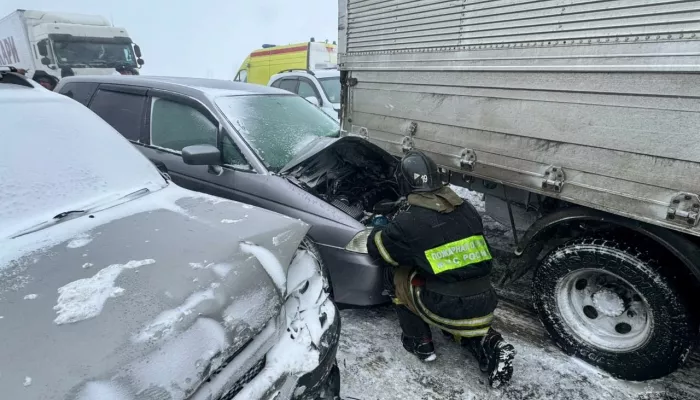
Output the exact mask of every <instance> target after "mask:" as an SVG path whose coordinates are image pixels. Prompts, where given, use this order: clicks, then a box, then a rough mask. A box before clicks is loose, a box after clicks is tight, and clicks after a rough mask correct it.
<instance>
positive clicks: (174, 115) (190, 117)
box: [151, 98, 217, 151]
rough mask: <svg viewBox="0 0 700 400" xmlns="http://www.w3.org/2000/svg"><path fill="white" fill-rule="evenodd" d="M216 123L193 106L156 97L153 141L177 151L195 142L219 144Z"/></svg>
mask: <svg viewBox="0 0 700 400" xmlns="http://www.w3.org/2000/svg"><path fill="white" fill-rule="evenodd" d="M216 131H217V128H216V125H214V124H213V123H212V122H211V121H210V120H209V119H207V117H205V116H204V114H202V113H201V112H199V111H197V110H195V109H194V108H192V107H190V106H186V105H184V104H180V103H175V102H173V101H169V100H164V99H158V98H154V99H153V109H152V112H151V144H153V145H156V146H160V147H165V148H167V149H172V150H176V151H182V148H183V147H187V146H191V145H194V144H210V145H212V146H216Z"/></svg>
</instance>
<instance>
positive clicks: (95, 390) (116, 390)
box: [78, 381, 133, 400]
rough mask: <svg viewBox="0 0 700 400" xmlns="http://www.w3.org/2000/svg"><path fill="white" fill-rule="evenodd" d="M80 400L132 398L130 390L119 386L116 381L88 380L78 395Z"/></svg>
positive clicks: (124, 399)
mask: <svg viewBox="0 0 700 400" xmlns="http://www.w3.org/2000/svg"><path fill="white" fill-rule="evenodd" d="M78 399H80V400H95V399H109V400H132V399H133V398H132V397H131V396H129V394H128V391H127V390H125V389H124V388H121V387H119V386H118V385H116V384H115V383H114V382H106V381H102V382H88V383H87V384H86V385H85V388H84V389H83V390H82V391H81V392H80V396H79V397H78Z"/></svg>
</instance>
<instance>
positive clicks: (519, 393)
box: [338, 189, 700, 400]
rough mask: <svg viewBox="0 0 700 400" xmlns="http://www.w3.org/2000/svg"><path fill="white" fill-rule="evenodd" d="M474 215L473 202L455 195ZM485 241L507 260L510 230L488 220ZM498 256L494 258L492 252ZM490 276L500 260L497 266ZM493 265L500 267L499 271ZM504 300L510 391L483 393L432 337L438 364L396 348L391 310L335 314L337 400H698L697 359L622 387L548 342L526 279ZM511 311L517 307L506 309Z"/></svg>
mask: <svg viewBox="0 0 700 400" xmlns="http://www.w3.org/2000/svg"><path fill="white" fill-rule="evenodd" d="M458 193H459V195H460V196H462V197H464V198H466V199H468V200H469V201H470V202H471V203H472V204H473V205H474V206H475V207H476V208H477V210H479V211H480V212H481V213H483V212H484V204H483V202H482V201H481V198H480V196H479V195H477V194H476V193H475V192H469V191H467V190H464V189H462V190H459V189H458ZM484 228H485V231H486V232H485V234H486V236H487V238H488V239H489V242H490V244H491V245H492V246H493V247H494V250H496V252H495V254H500V255H502V256H503V255H507V254H508V253H509V250H510V248H509V247H510V245H511V244H512V239H511V238H512V236H511V232H510V229H508V228H506V227H504V226H503V225H501V224H499V223H498V222H496V221H494V220H493V219H491V218H489V217H488V216H485V217H484ZM499 250H500V251H499ZM497 261H501V262H497V265H496V266H495V270H494V274H498V273H499V272H501V271H502V266H501V265H503V264H506V263H507V260H503V259H500V260H497ZM499 264H500V265H499ZM499 270H500V271H499ZM512 289H513V290H511V291H509V292H507V293H501V294H502V295H505V296H506V297H507V298H509V299H510V300H511V301H513V302H514V303H505V302H501V304H500V306H499V309H498V310H497V311H496V328H497V329H499V330H500V331H501V332H502V333H503V336H504V337H505V338H506V339H507V340H508V341H510V342H511V343H513V345H514V346H515V347H516V350H517V351H518V355H517V356H516V359H515V363H514V366H515V373H514V376H513V381H512V382H511V384H510V385H509V386H507V387H505V388H503V389H498V390H493V389H490V388H489V386H488V384H487V380H486V379H485V376H484V375H483V374H482V373H481V372H480V371H479V369H478V367H477V365H476V362H475V361H474V359H473V358H472V357H471V356H470V355H469V354H468V353H467V351H466V350H463V349H461V348H460V347H459V346H458V345H457V344H456V343H453V342H449V341H447V340H446V339H445V338H444V337H443V336H442V334H441V333H439V332H434V339H435V343H436V352H437V355H438V359H437V361H435V362H433V363H428V364H424V363H421V362H420V361H418V359H416V358H415V357H414V356H412V355H410V354H409V353H407V352H406V351H405V350H404V349H403V347H402V346H401V341H400V339H399V337H400V329H399V324H398V321H397V319H396V315H395V313H394V311H393V309H391V308H390V307H380V308H373V309H349V310H343V311H341V318H342V333H341V337H340V348H339V350H338V364H339V365H340V370H341V395H342V398H343V399H344V400H353V399H360V400H393V399H396V400H398V399H401V400H413V399H416V400H423V399H431V400H438V399H445V400H476V399H479V400H487V399H488V400H490V399H502V400H538V399H546V400H608V399H615V400H618V399H619V400H695V399H700V361H698V359H700V355H699V354H698V352H697V351H696V353H695V354H694V355H693V356H692V357H691V361H690V362H689V363H688V365H687V366H686V367H685V368H683V369H682V370H679V371H677V372H676V373H674V374H672V375H670V376H668V377H666V378H664V379H659V380H655V381H650V382H643V383H639V382H624V381H620V380H617V379H615V378H612V377H610V376H609V375H607V374H606V373H604V372H602V371H600V370H598V369H596V368H594V367H591V366H589V365H588V364H586V363H584V362H583V361H580V360H578V359H576V358H572V357H569V356H567V355H565V354H564V353H562V352H561V351H560V350H559V348H558V347H556V345H554V343H553V342H552V341H551V340H550V339H549V338H548V337H547V334H546V332H545V331H544V328H542V326H541V324H540V322H539V320H538V319H537V317H536V316H535V315H534V313H532V312H531V311H529V310H527V309H524V308H520V307H527V304H528V303H529V293H527V292H528V290H529V277H525V278H523V279H522V280H520V281H519V282H517V284H515V285H514V286H513V288H512ZM511 304H517V305H511Z"/></svg>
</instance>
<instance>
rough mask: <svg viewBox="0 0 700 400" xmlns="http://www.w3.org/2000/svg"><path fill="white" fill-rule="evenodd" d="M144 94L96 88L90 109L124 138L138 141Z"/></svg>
mask: <svg viewBox="0 0 700 400" xmlns="http://www.w3.org/2000/svg"><path fill="white" fill-rule="evenodd" d="M145 106H146V96H140V95H135V94H128V93H118V92H110V91H106V90H98V91H97V93H96V94H95V97H94V98H93V99H92V103H90V109H91V110H92V111H94V112H95V113H96V114H97V115H99V116H100V117H102V119H104V120H105V121H107V122H108V123H109V124H110V125H112V126H113V127H114V129H116V130H117V131H119V133H121V134H122V135H123V136H124V137H125V138H127V139H129V140H133V141H138V140H139V137H140V136H141V124H142V121H143V110H144V108H145Z"/></svg>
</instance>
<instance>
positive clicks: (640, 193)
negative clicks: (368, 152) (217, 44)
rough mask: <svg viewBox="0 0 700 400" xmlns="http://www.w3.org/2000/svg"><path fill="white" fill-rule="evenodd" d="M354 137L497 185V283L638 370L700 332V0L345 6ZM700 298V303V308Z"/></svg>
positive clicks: (345, 120) (345, 112)
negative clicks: (502, 245) (503, 238)
mask: <svg viewBox="0 0 700 400" xmlns="http://www.w3.org/2000/svg"><path fill="white" fill-rule="evenodd" d="M338 44H339V49H338V53H339V54H338V58H339V66H340V69H341V81H342V83H343V93H342V100H343V104H342V119H341V123H342V129H343V132H344V134H348V135H357V136H361V137H364V138H366V139H368V140H370V141H371V142H373V143H375V144H377V145H378V146H380V147H382V148H384V149H385V150H387V151H389V152H390V153H392V154H394V155H396V156H401V155H402V154H404V153H405V152H406V151H408V150H411V149H417V150H421V151H423V152H425V153H426V154H428V155H429V156H431V157H432V158H433V159H434V160H435V161H436V162H437V163H438V164H439V165H440V166H441V167H442V168H443V169H444V172H445V180H446V181H450V182H451V183H454V184H458V185H462V186H466V187H469V188H472V189H474V190H478V191H480V192H483V193H485V196H486V209H487V213H492V215H493V216H494V218H496V219H497V220H499V221H502V222H504V223H506V224H507V225H508V226H511V227H512V228H513V231H514V232H515V235H514V241H515V246H514V247H515V252H514V253H515V254H514V258H513V260H512V262H511V264H510V265H509V268H508V269H507V271H506V273H505V274H504V276H503V277H502V279H501V281H500V284H502V285H506V284H508V283H510V282H512V281H513V280H515V279H518V278H521V277H522V276H524V275H525V274H526V273H528V272H532V275H533V299H532V301H533V305H534V307H535V309H536V310H537V311H538V313H539V315H540V318H541V320H542V322H543V324H544V325H545V327H546V328H547V330H548V332H549V333H550V335H551V336H552V337H553V339H554V340H555V341H556V342H557V343H558V344H559V346H560V347H561V348H562V349H564V350H565V351H566V352H568V353H570V354H573V355H576V356H578V357H580V358H582V359H584V360H586V361H588V362H590V363H592V364H594V365H597V366H599V367H601V368H603V369H606V370H607V371H609V372H611V373H612V374H613V375H615V376H617V377H620V378H624V379H631V380H644V379H650V378H655V377H659V376H663V375H664V374H667V373H670V372H672V371H674V370H675V369H676V368H678V367H679V366H680V365H682V364H683V362H684V361H685V360H686V358H687V357H688V355H689V353H690V351H691V348H692V346H693V344H694V343H695V342H696V340H697V337H698V319H699V318H698V317H699V313H698V309H697V305H698V304H700V300H699V298H698V295H697V293H698V292H697V289H698V287H699V286H698V285H699V282H700V246H699V245H700V133H699V132H698V129H700V1H648V0H596V1H591V0H573V1H572V0H545V1H529V0H489V1H473V0H409V1H399V0H339V43H338ZM693 305H694V306H695V307H693Z"/></svg>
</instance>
